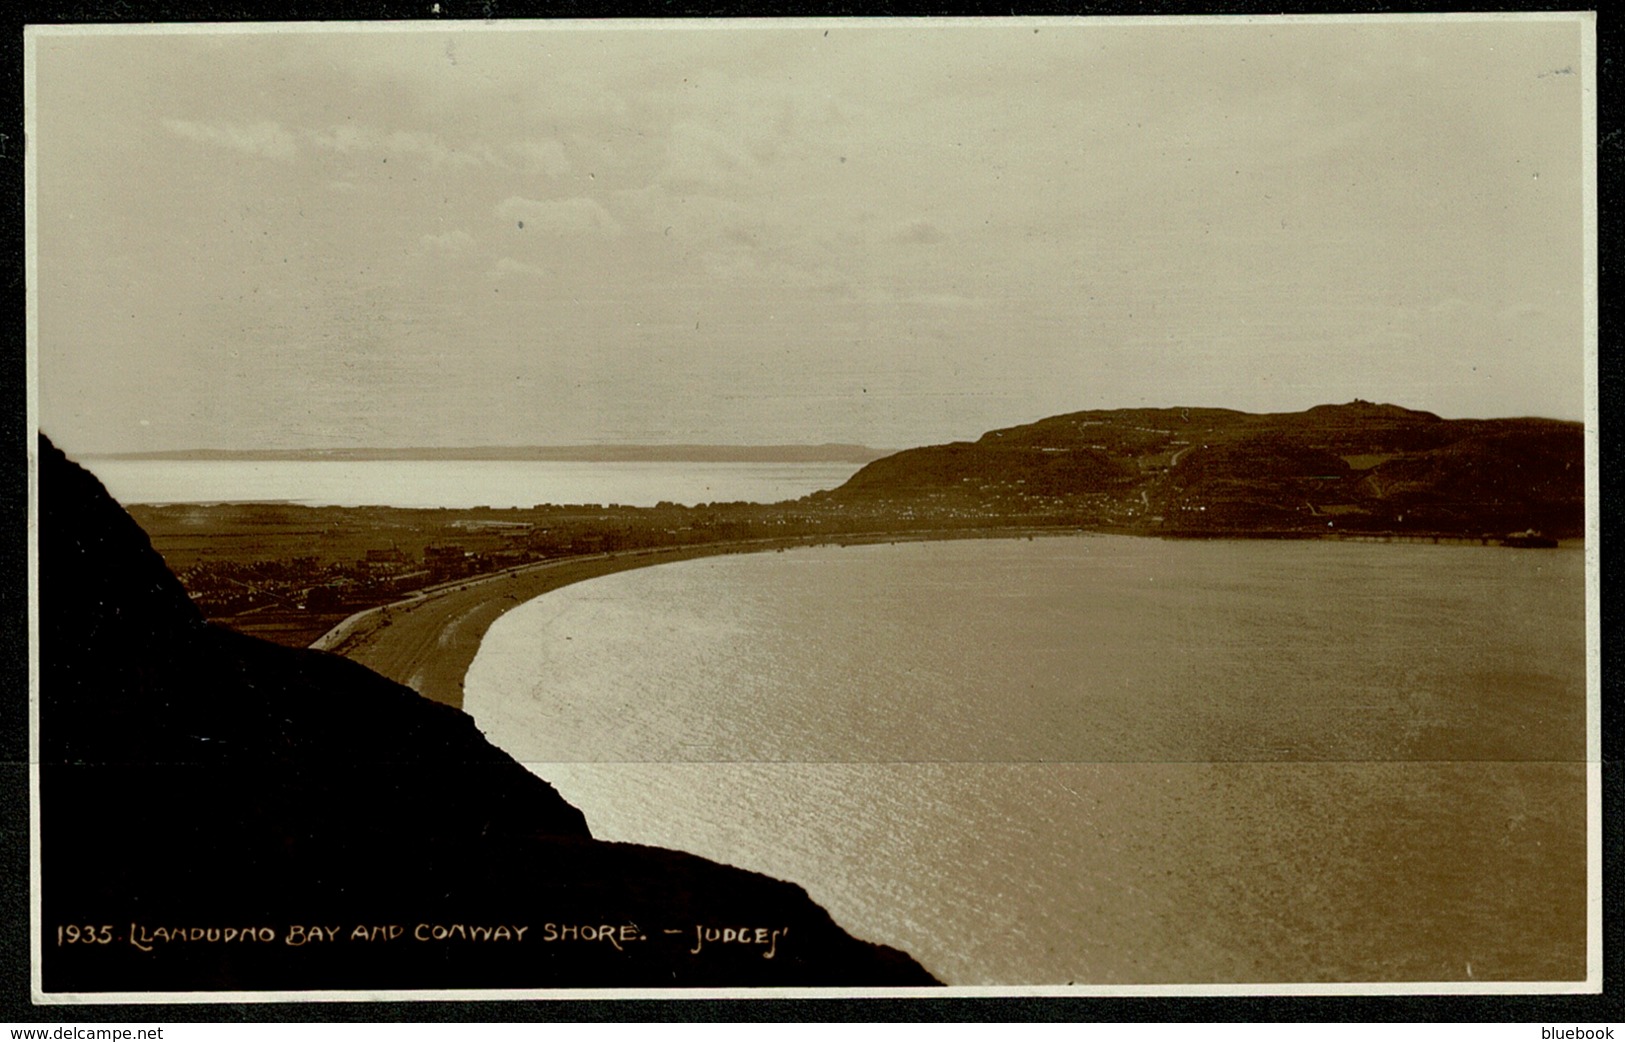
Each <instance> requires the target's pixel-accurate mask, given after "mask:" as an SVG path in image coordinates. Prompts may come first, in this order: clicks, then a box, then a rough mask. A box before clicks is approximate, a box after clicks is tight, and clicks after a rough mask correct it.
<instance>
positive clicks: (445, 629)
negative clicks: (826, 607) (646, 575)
mask: <svg viewBox="0 0 1625 1042" xmlns="http://www.w3.org/2000/svg"><path fill="white" fill-rule="evenodd" d="M1067 532H1068V530H1065V529H1060V530H1058V529H1029V528H987V529H949V530H940V531H926V532H908V533H902V532H870V533H843V534H841V535H828V536H795V537H790V538H783V539H773V538H768V539H748V540H741V541H738V542H728V543H707V544H704V545H700V546H682V547H672V548H669V549H656V550H623V551H619V552H616V553H604V554H591V555H588V556H583V557H567V558H563V559H561V560H558V561H547V562H543V563H541V564H533V565H525V566H523V567H520V568H512V569H508V570H507V571H503V572H497V573H495V574H494V575H484V576H475V577H472V578H469V579H465V580H462V581H460V582H456V583H448V584H445V585H442V586H438V587H433V588H431V589H429V590H426V591H423V592H420V593H418V594H417V595H415V596H412V597H408V598H407V599H405V600H402V601H396V602H395V603H393V604H386V605H384V606H383V607H381V608H373V609H371V610H369V611H364V612H360V613H358V614H355V615H352V616H350V617H349V618H347V619H345V620H344V621H343V622H341V623H339V624H338V625H337V626H335V627H333V628H332V629H331V630H328V631H327V632H326V633H324V634H323V635H322V636H321V637H319V638H318V639H317V640H316V641H315V642H314V643H313V644H311V647H312V648H315V649H317V650H318V651H329V652H332V653H334V654H337V655H343V656H344V657H345V658H348V659H351V660H353V661H355V662H359V663H361V664H362V665H363V666H366V667H367V668H368V669H371V670H372V671H373V672H375V673H380V674H382V675H383V676H386V677H388V678H389V679H391V680H393V681H395V682H396V683H400V684H405V685H406V686H407V687H410V688H411V689H412V690H414V691H416V692H417V693H418V694H420V695H423V696H424V697H426V698H432V699H434V700H435V701H436V702H444V703H445V704H446V705H450V706H456V707H457V708H459V709H461V708H462V705H463V677H464V675H466V674H467V673H468V667H469V664H470V663H472V662H473V661H474V655H475V653H476V652H478V651H479V649H480V641H481V640H482V639H483V638H484V637H485V631H486V630H488V629H490V628H491V624H492V623H493V622H496V620H498V619H500V618H501V617H502V616H504V615H506V614H507V613H508V611H509V610H510V609H512V608H514V607H515V606H517V605H520V604H523V603H525V602H526V601H528V600H530V599H531V598H532V597H539V596H541V595H542V594H544V593H547V592H549V591H550V590H556V589H558V588H560V587H561V586H569V585H570V584H571V583H578V582H582V581H584V580H587V579H595V578H597V577H599V576H601V575H609V574H611V573H613V572H624V571H627V570H629V569H632V568H646V567H648V566H650V565H655V564H669V563H671V562H673V561H688V560H693V559H695V558H699V557H714V556H716V555H718V554H734V553H752V552H761V551H764V550H778V549H789V548H791V547H796V546H817V545H857V544H862V543H882V542H894V543H900V542H905V541H914V540H930V539H966V538H990V537H991V538H1015V537H1020V536H1031V535H1062V534H1067Z"/></svg>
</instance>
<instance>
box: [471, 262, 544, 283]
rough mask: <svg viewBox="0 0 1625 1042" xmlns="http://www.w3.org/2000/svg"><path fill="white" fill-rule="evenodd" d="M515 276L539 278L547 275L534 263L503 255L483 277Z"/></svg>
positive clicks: (501, 277)
mask: <svg viewBox="0 0 1625 1042" xmlns="http://www.w3.org/2000/svg"><path fill="white" fill-rule="evenodd" d="M515 276H524V277H527V278H537V279H541V278H546V277H547V272H546V271H544V270H543V269H541V268H538V267H537V266H536V265H534V264H526V263H525V262H524V261H516V260H514V259H513V258H512V257H504V258H502V259H501V260H499V261H497V262H496V263H495V264H493V265H492V266H491V270H490V271H488V272H486V273H485V277H486V278H488V279H506V278H513V277H515Z"/></svg>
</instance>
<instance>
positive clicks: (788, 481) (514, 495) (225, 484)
mask: <svg viewBox="0 0 1625 1042" xmlns="http://www.w3.org/2000/svg"><path fill="white" fill-rule="evenodd" d="M84 462H85V465H86V466H87V467H88V468H89V469H90V471H91V472H92V473H94V474H95V475H96V476H97V477H98V478H100V479H101V481H102V484H104V485H106V486H107V490H108V492H110V493H111V494H112V496H113V498H114V499H117V500H118V501H119V502H120V503H124V504H126V505H130V504H135V503H144V504H154V503H227V502H285V503H298V504H303V505H306V506H343V507H358V506H395V507H423V508H435V507H448V508H467V507H476V506H489V507H531V506H535V505H537V504H541V503H553V504H588V503H591V504H600V505H609V504H620V505H622V506H638V507H650V506H654V505H656V504H657V503H659V502H661V501H662V500H664V501H668V502H672V503H681V504H683V505H685V506H694V505H697V504H701V503H731V502H736V501H743V502H747V503H777V502H781V501H783V500H787V499H799V498H800V497H802V496H805V495H807V494H808V493H810V492H816V491H819V490H820V489H830V488H835V487H837V486H838V485H840V484H842V483H843V482H845V481H846V479H847V478H849V477H851V476H852V475H853V474H854V473H856V472H857V470H858V467H859V465H858V464H855V463H687V462H685V463H672V462H648V463H603V462H573V461H558V460H270V461H258V460H115V459H89V460H85V461H84Z"/></svg>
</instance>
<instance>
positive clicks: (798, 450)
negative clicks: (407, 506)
mask: <svg viewBox="0 0 1625 1042" xmlns="http://www.w3.org/2000/svg"><path fill="white" fill-rule="evenodd" d="M885 455H886V451H885V450H883V449H871V448H869V447H868V446H866V445H846V444H835V443H826V444H823V445H476V446H470V447H466V448H455V447H453V448H446V447H419V448H401V449H368V448H332V449H167V450H163V451H157V452H110V453H101V454H92V453H86V454H84V455H83V456H82V458H84V459H112V460H219V461H231V460H241V461H251V462H275V461H287V462H308V463H319V462H324V461H341V460H342V461H356V462H366V461H372V460H390V461H397V460H469V461H474V460H490V461H510V462H511V461H549V462H568V463H868V462H870V461H872V460H877V459H880V458H881V457H882V456H885Z"/></svg>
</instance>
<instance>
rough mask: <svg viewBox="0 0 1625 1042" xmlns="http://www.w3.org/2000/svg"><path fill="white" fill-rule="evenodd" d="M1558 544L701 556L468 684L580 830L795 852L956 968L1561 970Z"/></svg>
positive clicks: (818, 875)
mask: <svg viewBox="0 0 1625 1042" xmlns="http://www.w3.org/2000/svg"><path fill="white" fill-rule="evenodd" d="M1584 576H1585V564H1584V554H1583V552H1582V551H1580V550H1578V549H1566V548H1565V549H1556V550H1513V549H1506V548H1500V547H1478V546H1433V545H1426V546H1423V545H1390V544H1363V543H1353V542H1346V543H1344V542H1329V541H1326V542H1322V541H1301V542H1277V541H1248V540H1234V541H1230V540H1211V541H1175V540H1160V539H1151V538H1133V537H1124V536H1105V535H1068V536H1057V537H1039V538H1035V539H1031V540H1028V539H973V540H961V541H942V542H900V543H896V544H891V545H884V544H883V545H872V546H854V547H834V546H826V547H812V548H799V549H792V550H785V551H782V552H777V553H757V554H744V555H732V556H725V557H713V558H706V559H699V560H693V561H687V562H683V563H678V564H670V565H661V566H659V567H653V568H646V569H641V570H636V571H630V572H622V573H618V574H615V575H611V576H606V577H603V578H600V579H596V580H592V581H590V582H585V583H581V584H578V585H574V586H570V587H566V588H564V589H561V590H558V591H555V592H553V593H549V594H547V595H545V596H543V597H540V598H538V599H536V600H534V601H531V602H529V603H527V604H524V605H522V606H520V607H518V608H516V609H514V610H513V611H511V612H509V613H508V614H507V615H506V616H504V617H503V618H502V619H501V620H499V621H498V622H497V623H496V624H495V625H494V626H493V627H492V628H491V630H490V631H489V633H488V634H487V636H486V637H485V640H484V643H483V645H482V647H481V649H480V651H479V654H478V656H477V657H476V658H475V660H474V663H473V665H472V667H471V668H470V670H469V673H468V676H467V680H466V683H465V690H466V696H465V708H466V709H467V710H468V711H469V712H470V713H472V714H473V716H474V718H475V720H476V721H477V723H478V724H479V726H480V727H481V728H482V729H483V730H484V731H485V732H486V734H487V735H488V736H489V737H490V738H491V739H492V740H493V741H494V742H496V743H497V744H498V745H500V746H501V747H503V748H504V749H506V750H507V751H508V752H510V753H511V754H513V755H514V756H515V757H516V758H518V759H519V760H520V761H521V762H523V763H525V764H526V765H527V766H528V767H529V768H530V769H531V770H533V771H534V772H535V773H537V774H538V775H540V776H541V777H543V778H545V779H547V780H548V781H549V782H551V783H553V784H554V785H555V786H556V787H557V788H558V790H559V791H560V793H561V794H562V795H563V796H564V797H565V798H566V799H568V800H569V801H570V802H571V803H573V804H575V805H576V806H578V807H580V808H581V809H582V811H583V812H584V813H585V814H586V817H587V820H588V822H589V825H590V827H591V828H592V831H593V833H594V835H595V836H597V837H599V838H601V839H606V840H613V841H624V842H635V843H644V844H654V845H659V846H664V847H673V848H677V849H682V850H687V851H691V852H693V853H696V854H699V855H702V856H704V857H708V858H711V859H714V860H717V861H721V862H725V863H728V864H732V865H737V866H740V867H742V868H746V869H751V870H755V871H759V872H763V873H766V874H768V875H771V876H775V877H778V878H781V879H787V880H791V881H794V882H795V883H798V884H800V885H801V886H803V887H805V888H806V890H807V891H808V893H809V894H810V895H811V896H812V897H813V899H814V900H816V901H818V902H819V903H820V904H822V905H823V906H824V907H825V908H827V909H828V910H829V911H830V913H831V915H832V916H833V917H834V918H835V920H836V921H837V922H838V923H839V924H840V925H841V926H843V927H844V928H845V929H847V930H848V931H849V932H851V933H852V934H854V935H856V936H858V937H861V938H864V939H866V940H870V941H874V942H878V943H882V944H887V945H892V946H894V947H897V948H900V949H902V950H904V951H907V952H909V953H910V954H912V955H913V956H915V957H916V958H917V959H918V960H919V961H920V962H921V963H922V964H923V965H924V966H925V967H926V968H927V969H928V970H930V971H932V972H933V973H934V974H936V975H937V976H938V977H939V978H940V979H941V980H943V981H945V982H946V983H950V984H955V985H1010V986H1020V985H1054V984H1069V983H1074V984H1098V985H1130V984H1236V983H1242V984H1245V983H1281V982H1304V983H1330V982H1440V981H1555V980H1573V979H1578V978H1582V977H1584V975H1585V970H1586V966H1585V953H1586V918H1587V913H1586V867H1585V866H1586V801H1587V793H1586V768H1585V756H1586V744H1585V727H1586V639H1585V580H1584ZM641 925H650V924H641ZM652 925H656V926H666V925H667V924H652ZM670 925H671V926H673V927H680V926H686V925H688V924H670Z"/></svg>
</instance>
